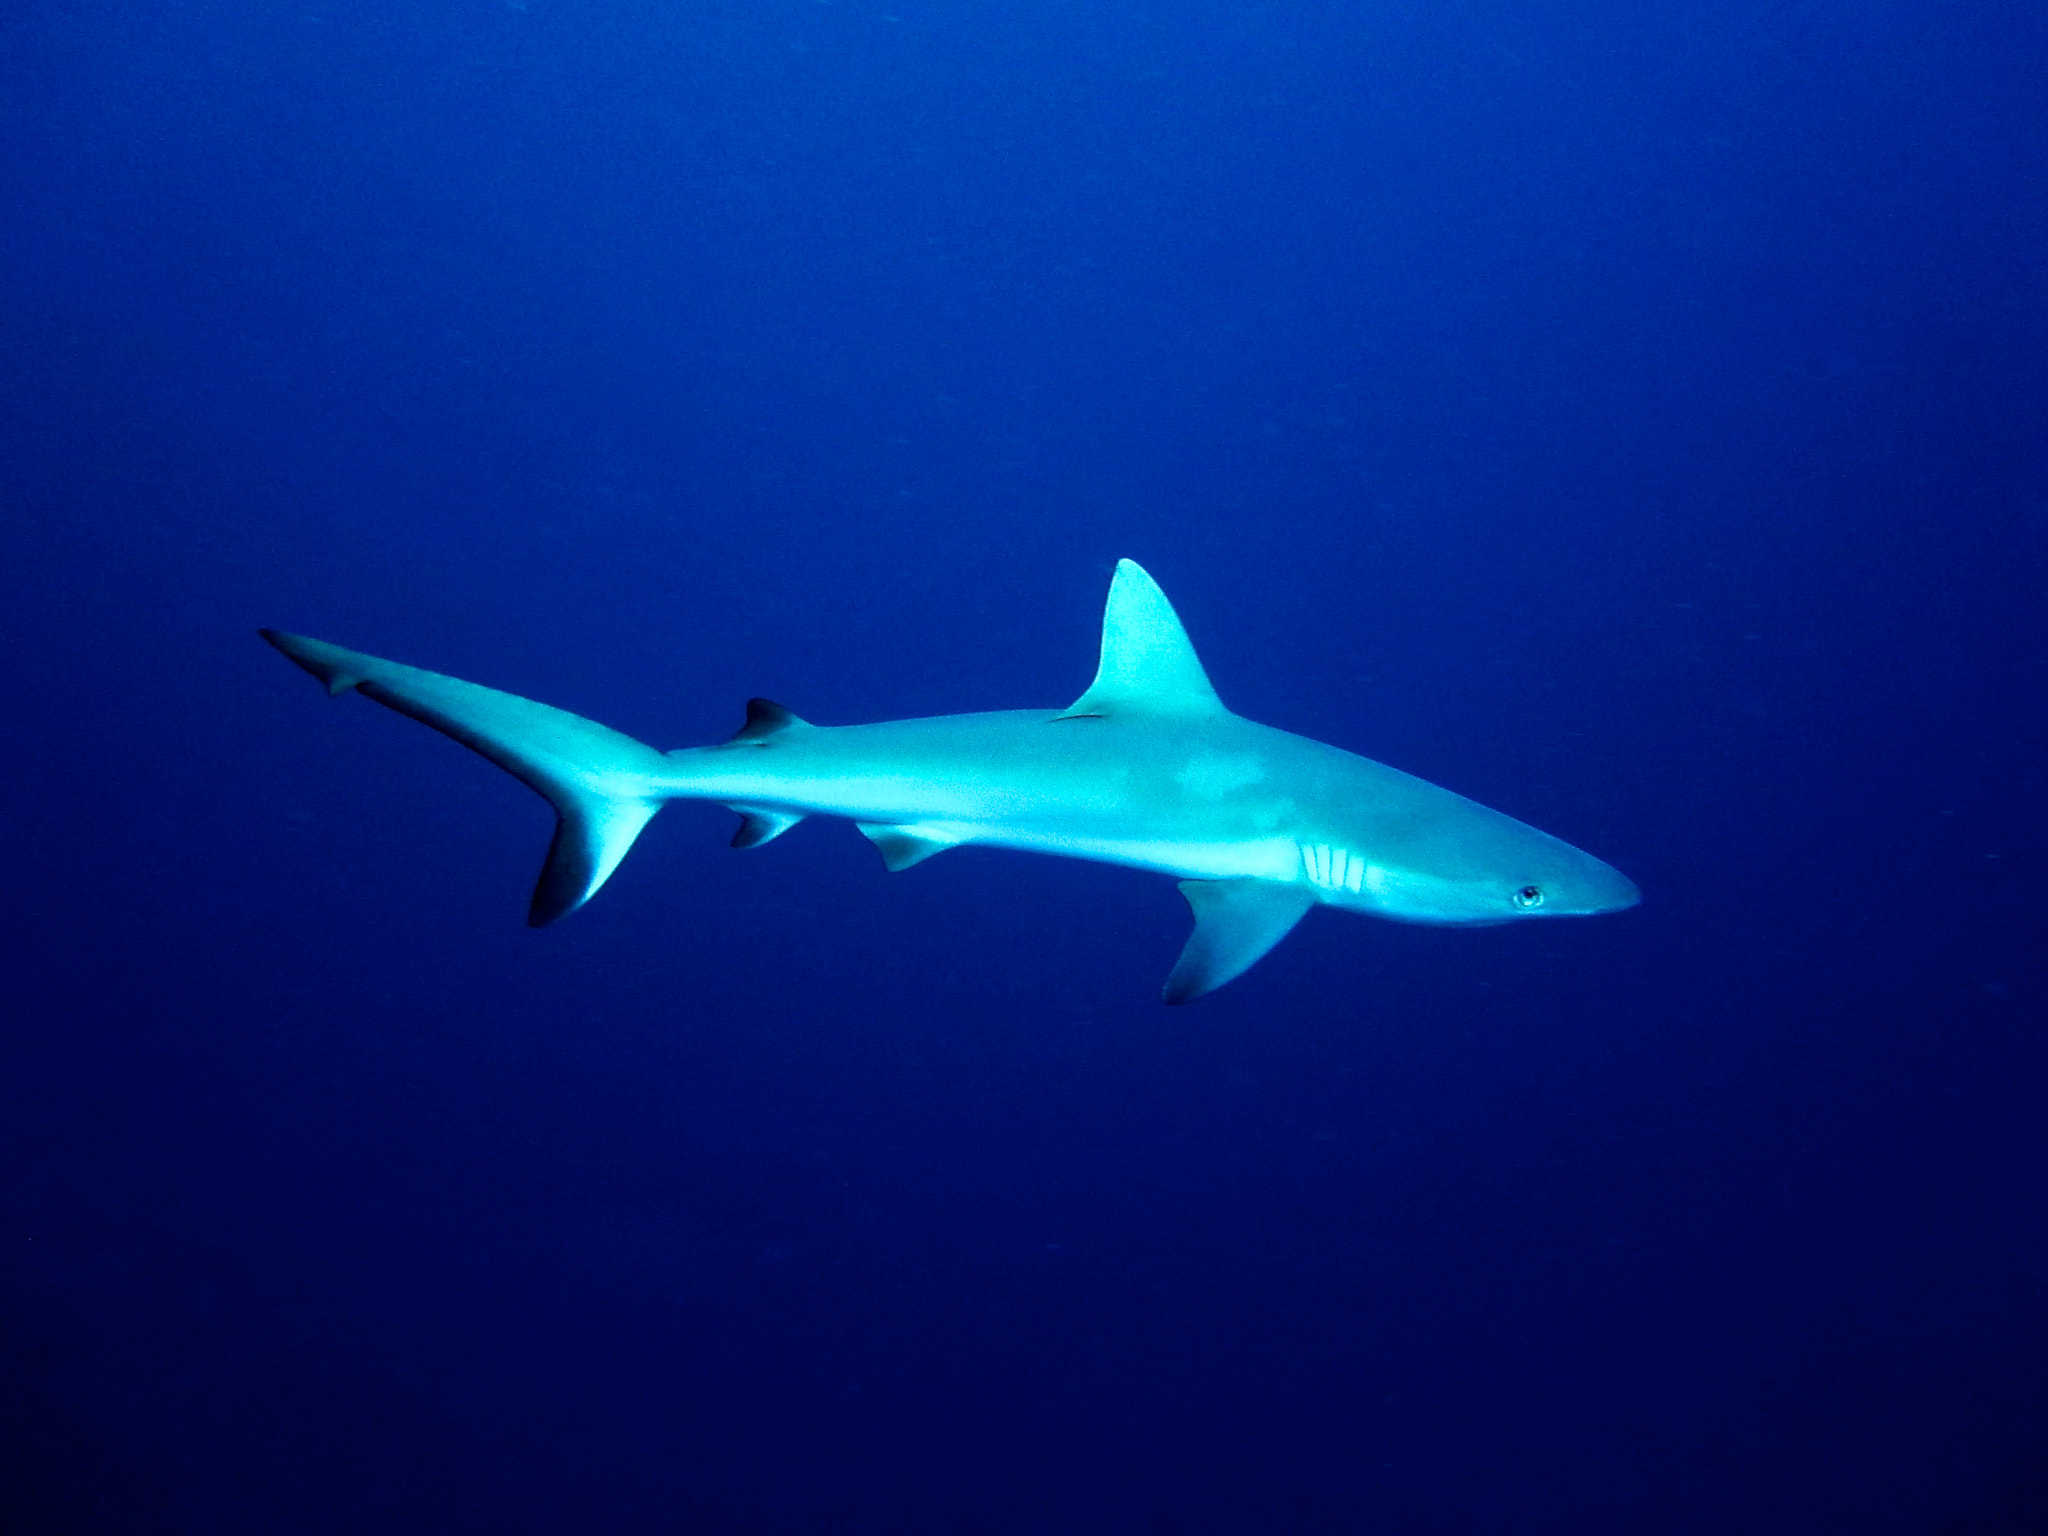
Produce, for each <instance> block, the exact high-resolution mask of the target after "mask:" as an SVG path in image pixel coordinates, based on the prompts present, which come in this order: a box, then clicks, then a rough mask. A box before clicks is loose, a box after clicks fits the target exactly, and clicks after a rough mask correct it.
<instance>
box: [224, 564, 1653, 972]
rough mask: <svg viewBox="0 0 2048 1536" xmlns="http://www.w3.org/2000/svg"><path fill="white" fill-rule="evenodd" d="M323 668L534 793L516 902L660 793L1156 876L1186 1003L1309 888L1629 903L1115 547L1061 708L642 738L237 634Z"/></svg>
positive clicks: (1419, 897)
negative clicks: (1191, 631)
mask: <svg viewBox="0 0 2048 1536" xmlns="http://www.w3.org/2000/svg"><path fill="white" fill-rule="evenodd" d="M260 633H261V634H262V636H263V638H264V639H266V640H268V641H269V642H270V643H271V644H272V645H274V646H276V647H277V649H278V650H280V651H282V652H283V653H284V654H285V655H286V656H288V657H290V658H291V659H292V660H293V661H295V662H297V663H298V664H299V666H301V667H303V668H304V669H305V670H306V671H308V672H310V673H312V674H313V676H314V677H316V678H318V679H319V680H320V681H321V682H322V683H324V684H326V686H327V690H328V692H329V693H330V694H342V693H347V692H350V691H354V692H357V693H360V694H362V695H363V696H365V697H366V698H369V699H373V700H375V701H376V702H377V703H379V704H382V705H384V706H386V707H387V708H389V709H394V710H397V711H398V712H399V713H400V714H403V715H409V716H411V717H412V718H413V719H415V720H418V721H421V722H423V723H424V724H426V725H430V726H432V727H433V728H434V729H435V730H437V731H440V732H442V733H443V734H444V735H447V736H451V737H453V738H454V739H455V740H456V741H459V742H461V743H462V744H463V745H464V746H466V747H469V748H472V749H473V750H475V751H476V752H478V753H481V754H482V755H483V756H484V757H486V758H488V759H489V760H490V761H491V762H493V763H496V764H497V765H498V766H499V767H501V768H503V769H506V770H507V771H509V772H510V773H512V774H513V775H514V776H515V777H517V778H518V779H520V780H521V781H523V782H524V783H525V784H527V785H528V786H530V787H531V788H533V789H534V790H536V791H538V792H539V793H540V794H541V795H542V796H543V797H544V798H545V799H546V800H547V801H548V803H549V804H550V805H552V806H553V807H554V809H555V814H556V825H555V835H554V840H553V842H552V844H551V845H550V847H549V849H548V855H547V859H546V861H545V863H544V864H543V865H542V868H541V874H540V880H539V883H538V884H537V885H536V886H535V888H534V893H533V900H532V903H531V905H530V907H529V909H528V916H527V920H528V922H529V923H531V924H532V925H533V926H534V927H537V928H538V927H543V926H545V925H547V924H549V923H552V922H554V921H555V920H556V919H557V918H560V917H564V916H566V915H567V914H568V913H570V912H573V911H575V910H576V908H578V907H580V906H582V905H583V904H584V903H585V902H586V901H588V900H589V899H590V898H591V897H592V896H594V895H595V894H596V893H597V891H598V888H599V887H600V886H602V885H603V884H604V883H605V881H606V880H607V879H608V878H610V876H611V874H612V872H613V871H614V870H615V869H617V868H618V866H619V861H620V860H621V859H623V858H624V857H625V856H626V852H627V850H628V849H630V848H631V847H632V846H633V842H634V840H635V839H636V838H637V837H639V835H640V833H641V831H642V829H644V828H645V827H646V825H647V823H648V822H649V821H650V820H651V819H652V818H653V816H654V814H655V812H656V811H658V810H660V809H661V807H662V806H663V805H664V804H665V803H666V802H668V801H670V800H709V801H714V802H718V803H721V804H724V805H726V806H728V807H730V808H731V809H732V810H733V811H735V812H737V813H738V815H739V818H740V825H739V830H738V831H737V832H736V833H735V834H734V835H733V839H732V846H734V847H735V848H757V847H760V846H761V845H762V844H764V843H768V842H772V841H773V840H774V839H776V838H778V837H780V836H781V835H782V834H783V833H785V832H787V831H788V830H789V829H790V828H791V827H793V826H795V825H796V824H797V823H798V822H800V821H802V820H803V819H804V818H805V817H807V816H840V817H845V818H847V819H849V820H851V821H852V822H853V823H854V824H855V825H856V826H858V827H859V828H860V830H861V831H862V832H863V833H865V834H866V835H867V837H868V838H869V840H870V841H872V842H873V843H874V845H875V846H876V847H877V848H878V849H880V850H881V855H882V862H883V863H884V864H885V865H886V866H887V867H888V868H889V869H891V870H903V869H908V868H910V867H911V866H912V865H915V864H919V863H921V862H923V861H924V860H925V859H928V858H930V857H931V856H932V855H934V854H937V853H941V852H944V851H945V850H947V849H950V848H959V847H965V846H969V845H977V846H982V847H991V848H1011V849H1021V850H1025V851H1029V852H1035V853H1046V854H1057V855H1063V856H1065V857H1067V858H1075V859H1091V860H1096V861H1098V862H1101V863H1107V864H1121V865H1128V866H1133V867H1135V868H1138V869H1144V870H1152V871H1156V872H1158V873H1160V874H1165V875H1172V876H1177V877H1179V879H1180V882H1181V883H1180V889H1181V892H1182V894H1183V895H1184V896H1185V897H1186V898H1187V902H1188V906H1189V907H1190V908H1191V909H1192V911H1193V913H1194V930H1193V932H1192V933H1191V934H1190V935H1189V937H1188V940H1187V943H1186V946H1185V947H1184V948H1183V949H1182V951H1181V954H1180V958H1179V959H1178V961H1176V962H1175V964H1174V967H1173V969H1172V971H1171V972H1170V973H1169V974H1168V976H1167V978H1166V986H1165V989H1164V993H1163V996H1164V1000H1165V1001H1166V1002H1168V1003H1175V1004H1178V1003H1186V1002H1189V1001H1191V1000H1193V999H1195V998H1197V997H1200V996H1202V995H1203V994H1204V993H1206V992H1210V991H1213V990H1215V989H1216V988H1217V987H1220V986H1222V985H1223V984H1224V983H1226V982H1228V981H1232V980H1235V979H1236V978H1237V977H1238V976H1240V975H1242V974H1243V973H1244V972H1245V971H1246V970H1248V969H1250V967H1251V966H1252V965H1254V964H1255V963H1256V962H1257V961H1258V960H1259V959H1260V958H1261V957H1262V956H1264V955H1265V954H1266V952H1267V951H1269V950H1270V949H1272V948H1273V946H1274V945H1276V944H1278V943H1279V942H1280V941H1281V940H1282V939H1283V938H1285V937H1286V936H1287V934H1288V933H1289V932H1290V931H1291V930H1292V929H1293V928H1294V926H1295V924H1296V923H1298V922H1300V921H1301V919H1302V918H1303V917H1304V916H1306V915H1307V913H1308V911H1309V909H1310V908H1312V907H1318V906H1322V907H1335V908H1338V909H1340V910H1342V911H1347V912H1361V913H1366V914H1369V915H1372V916H1375V917H1382V918H1391V919H1394V920H1396V921H1399V922H1407V923H1436V924H1455V925H1466V926H1469V925H1478V924H1487V923H1508V922H1518V921H1521V920H1523V919H1527V918H1549V917H1578V916H1589V915H1592V914H1595V913H1602V912H1614V911H1619V910H1621V909H1622V908H1625V907H1632V906H1634V905H1635V904H1636V903H1637V902H1638V901H1639V900H1640V899H1641V893H1640V892H1639V891H1638V890H1637V889H1636V886H1635V885H1634V883H1633V882H1632V881H1630V880H1629V878H1628V877H1627V876H1626V875H1624V874H1622V873H1621V872H1620V871H1619V870H1617V869H1615V868H1613V867H1612V866H1610V865H1608V864H1605V863H1603V862H1601V861H1600V860H1599V859H1597V858H1595V857H1594V856H1593V855H1591V854H1589V853H1585V852H1582V851H1581V850H1579V849H1577V848H1574V847H1573V846H1572V845H1571V844H1569V843H1566V842H1563V841H1561V840H1560V839H1558V838H1555V837H1552V836H1551V835H1550V834H1549V833H1547V832H1540V831H1538V830H1537V829H1536V828H1534V827H1531V826H1528V825H1525V824H1524V823H1522V822H1519V821H1516V820H1515V819H1514V818H1512V817H1510V816H1506V815H1503V814H1502V813H1501V812H1499V811H1494V810H1489V809H1488V808H1487V807H1485V806H1483V805H1480V804H1478V803H1477V802H1476V801H1472V800H1468V799H1466V798H1465V797H1464V796H1462V795H1459V794H1455V793H1453V792H1452V791H1450V790H1448V789H1442V788H1439V787H1438V786H1436V785H1434V784H1430V783H1428V782H1426V781H1424V780H1422V779H1419V778H1416V777H1414V776H1413V775H1411V774H1407V773H1403V772H1401V771H1400V770H1399V769H1396V768H1390V767H1388V766H1387V765H1386V764H1384V763H1378V762H1374V761H1373V760H1372V759H1371V758H1367V757H1361V756H1359V755H1358V754H1356V753H1353V752H1347V751H1345V750H1343V749H1342V748H1339V747H1334V746H1328V745H1326V744H1324V743H1322V742H1319V741H1313V740H1310V739H1309V738H1308V737H1305V736H1297V735H1294V734H1292V733H1291V732H1288V731H1283V730H1278V729H1275V728H1274V727H1272V726H1268V725H1260V724H1258V723H1257V722H1255V721H1252V720H1248V719H1245V718H1244V717H1243V716H1241V715H1238V714H1234V713H1232V712H1231V711H1230V710H1229V709H1227V708H1226V707H1225V706H1224V704H1223V702H1222V700H1221V699H1220V698H1218V697H1217V694H1216V690H1215V688H1214V687H1213V686H1212V685H1211V684H1210V682H1209V677H1208V674H1207V673H1206V672H1205V671H1204V670H1203V668H1202V664H1201V661H1200V660H1199V658H1198V657H1197V656H1196V654H1195V649H1194V646H1193V644H1192V643H1191V642H1190V641H1189V639H1188V635H1187V631H1186V629H1185V628H1184V627H1183V626H1182V624H1181V621H1180V618H1179V616H1178V615H1177V614H1176V613H1175V612H1174V609H1173V605H1172V604H1171V603H1169V602H1168V601H1167V598H1166V594H1165V593H1164V592H1162V591H1161V590H1160V588H1159V584H1158V583H1157V582H1155V581H1154V580H1153V579H1152V578H1151V577H1150V576H1149V575H1147V574H1146V572H1145V571H1144V569H1143V568H1142V567H1140V566H1139V565H1138V564H1137V563H1136V562H1135V561H1132V560H1123V561H1120V562H1118V564H1117V567H1116V574H1115V576H1114V577H1113V578H1112V579H1111V582H1110V588H1109V599H1108V602H1107V603H1106V605H1105V606H1104V610H1103V619H1102V647H1101V653H1100V658H1099V661H1098V664H1097V667H1096V672H1095V679H1094V681H1093V682H1091V683H1090V684H1089V685H1088V688H1087V690H1086V691H1085V692H1084V693H1082V695H1081V696H1080V697H1079V698H1078V699H1076V700H1075V701H1074V702H1073V703H1072V704H1071V705H1069V706H1067V707H1066V708H1065V709H1009V710H997V711H992V712H984V713H976V714H965V715H940V716H935V717H928V718H923V719H909V720H885V721H880V722H877V723H874V724H869V725H837V726H834V725H815V724H813V723H811V722H810V721H808V720H804V719H801V718H799V717H798V716H797V715H795V714H792V713H791V712H790V711H789V710H788V709H785V708H784V707H783V706H781V705H780V704H775V703H772V702H770V701H769V700H766V699H753V700H751V701H749V703H748V704H747V711H746V721H745V723H744V724H743V725H742V726H741V727H740V729H739V731H738V732H737V733H736V734H735V735H734V736H733V737H732V738H731V739H730V740H728V741H723V742H719V743H717V744H715V745H711V746H701V747H682V748H678V749H676V750H674V751H667V752H664V751H660V750H657V749H656V748H654V747H650V746H648V745H646V744H645V743H643V742H640V741H637V740H635V739H634V738H633V737H631V736H627V735H625V734H623V733H621V732H619V731H615V730H612V729H611V728H610V727H608V726H604V725H600V724H598V723H597V722H596V721H593V720H586V719H584V718H582V717H581V716H579V715H574V714H571V713H569V712H568V711H567V710H562V709H556V708H554V707H553V706H551V705H547V704H541V703H537V702H535V701H534V700H532V699H525V698H520V697H518V696H517V695H515V694H510V693H501V692H499V691H498V690H496V689H494V688H486V687H482V686H480V685H479V684H476V683H469V682H463V681H462V680H461V679H459V678H454V677H447V676H443V675H442V674H440V673H437V672H427V671H423V670H421V669H420V668H417V667H409V666H404V665H401V664H400V663H398V662H394V661H385V660H382V659H380V658H378V657H375V656H366V655H364V654H362V653H361V652H359V651H351V650H346V649H344V648H342V647H341V646H338V645H332V644H329V643H328V642H326V641H324V640H312V639H308V638H306V637H305V636H303V635H292V634H283V633H280V632H279V631H276V630H271V629H265V630H262V631H260Z"/></svg>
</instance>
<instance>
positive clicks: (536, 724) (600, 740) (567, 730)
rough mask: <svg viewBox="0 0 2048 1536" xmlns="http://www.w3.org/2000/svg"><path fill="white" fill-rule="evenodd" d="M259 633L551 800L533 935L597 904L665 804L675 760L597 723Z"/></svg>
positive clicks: (333, 684)
mask: <svg viewBox="0 0 2048 1536" xmlns="http://www.w3.org/2000/svg"><path fill="white" fill-rule="evenodd" d="M260 633H261V634H262V636H263V638H264V639H266V640H268V641H269V642H270V643H271V644H272V645H274V646H276V647H277V648H278V649H279V650H280V651H283V652H284V653H285V655H287V656H289V657H290V658H291V659H292V660H293V661H295V662H297V663H298V664H299V665H300V666H302V667H304V668H305V669H306V670H307V671H308V672H310V673H312V674H313V675H314V676H315V677H317V678H319V679H320V681H321V682H323V683H325V684H326V685H327V691H328V692H329V693H330V694H338V693H345V692H347V691H348V690H349V689H351V688H354V689H356V690H357V691H358V692H360V693H362V694H363V695H365V696H366V697H368V698H372V699H375V700H376V701H377V702H378V703H379V704H382V705H384V706H385V707H386V708H387V709H395V710H397V711H398V712H399V713H400V714H401V715H410V716H412V717H413V719H415V720H419V721H423V722H424V723H426V724H428V725H431V726H432V727H433V728H434V729H435V730H437V731H440V732H442V733H443V734H444V735H448V736H453V737H454V738H455V739H456V740H457V741H459V742H461V743H462V744H463V745H464V746H465V747H469V748H471V749H472V750H474V751H477V752H480V753H482V754H483V755H484V756H485V757H487V758H489V759H490V760H491V761H492V762H494V763H496V764H497V765H498V766H499V767H500V768H503V769H505V770H506V771H507V772H508V773H511V774H514V775H515V776H517V777H518V778H519V779H521V780H522V781H523V782H525V783H526V784H528V785H530V786H531V787H532V788H533V789H535V790H537V791H538V792H539V793H540V794H542V795H544V796H545V797H546V798H547V800H548V803H549V804H551V805H552V806H554V808H555V814H556V816H557V817H558V818H559V820H558V821H557V822H556V825H555V840H554V843H553V845H552V846H550V847H549V849H548V861H547V863H546V864H545V865H543V866H542V868H541V872H540V883H539V885H537V886H536V887H534V892H533V906H532V907H531V909H530V910H529V911H528V913H527V917H526V920H527V922H528V923H530V924H532V925H533V926H534V927H536V928H541V927H545V926H546V925H547V924H549V923H552V922H553V921H554V920H555V919H556V918H558V917H563V916H566V915H567V914H568V913H570V912H573V911H575V910H576V909H577V908H578V907H580V906H582V905H583V903H584V902H586V901H588V900H589V899H590V898H591V897H592V896H593V895H595V894H596V893H597V888H598V887H599V886H601V885H603V884H604V883H605V881H606V879H608V878H609V877H610V875H611V872H612V871H613V870H614V869H616V868H618V865H619V860H621V859H623V858H624V857H625V856H626V850H627V849H628V848H631V847H632V846H633V839H634V838H636V837H638V836H639V835H640V829H641V828H642V827H644V826H646V825H647V823H648V821H649V820H650V819H651V818H652V817H653V815H654V813H655V812H656V811H658V810H660V809H661V803H662V801H663V799H665V798H666V796H665V795H664V794H663V793H662V791H661V782H662V779H663V777H664V776H665V774H666V772H667V771H668V770H669V768H670V766H671V765H670V763H669V760H668V759H667V758H666V757H664V756H663V755H662V754H661V753H659V752H657V751H655V750H654V748H652V747H649V746H645V745H643V744H641V743H640V742H637V741H635V740H634V739H633V738H632V737H630V736H626V735H622V734H621V733H619V732H618V731H614V730H612V729H610V728H609V727H608V726H602V725H599V724H598V723H597V722H596V721H594V720H585V719H584V718H583V717H582V716H580V715H572V714H570V713H569V712H568V711H567V710H563V709H555V708H552V707H550V706H549V705H546V704H536V703H535V702H534V701H533V700H531V699H522V698H519V697H517V696H516V695H514V694H509V693H500V692H498V691H497V690H496V689H494V688H481V687H478V686H477V685H476V684H475V683H465V682H462V681H461V680H460V679H458V678H453V677H443V676H442V675H441V674H440V673H438V672H422V671H421V670H420V669H419V668H417V667H403V666H400V665H399V664H398V663H397V662H395V661H380V660H379V659H378V658H377V657H375V656H365V655H363V654H361V653H360V652H358V651H345V650H343V649H342V648H341V647H340V646H338V645H329V644H327V643H326V642H325V641H324V640H308V639H306V638H305V637H304V636H302V635H284V634H279V633H278V632H277V631H276V630H274V629H266V630H263V631H261V632H260Z"/></svg>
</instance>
